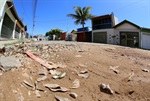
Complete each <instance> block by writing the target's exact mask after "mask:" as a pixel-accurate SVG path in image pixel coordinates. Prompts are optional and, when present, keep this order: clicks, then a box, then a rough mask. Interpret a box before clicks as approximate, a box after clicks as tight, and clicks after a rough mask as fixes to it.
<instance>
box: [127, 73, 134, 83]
mask: <svg viewBox="0 0 150 101" xmlns="http://www.w3.org/2000/svg"><path fill="white" fill-rule="evenodd" d="M133 76H134V72H131V73H130V74H129V77H128V78H127V81H128V82H129V81H131V80H132V77H133Z"/></svg>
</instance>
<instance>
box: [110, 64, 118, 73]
mask: <svg viewBox="0 0 150 101" xmlns="http://www.w3.org/2000/svg"><path fill="white" fill-rule="evenodd" d="M117 68H119V66H114V67H112V66H109V69H110V70H113V72H115V73H116V74H118V73H119V70H117Z"/></svg>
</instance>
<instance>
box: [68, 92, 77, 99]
mask: <svg viewBox="0 0 150 101" xmlns="http://www.w3.org/2000/svg"><path fill="white" fill-rule="evenodd" d="M69 95H70V96H71V97H72V98H74V99H76V98H77V97H78V95H77V94H76V93H74V92H71V93H70V94H69Z"/></svg>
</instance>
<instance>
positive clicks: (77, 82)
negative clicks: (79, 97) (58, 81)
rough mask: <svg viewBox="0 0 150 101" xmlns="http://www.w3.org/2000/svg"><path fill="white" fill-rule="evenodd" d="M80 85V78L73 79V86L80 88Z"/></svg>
mask: <svg viewBox="0 0 150 101" xmlns="http://www.w3.org/2000/svg"><path fill="white" fill-rule="evenodd" d="M79 87H80V81H79V80H78V79H75V80H74V81H73V85H72V87H71V88H79Z"/></svg>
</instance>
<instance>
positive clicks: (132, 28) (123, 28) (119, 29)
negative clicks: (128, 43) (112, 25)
mask: <svg viewBox="0 0 150 101" xmlns="http://www.w3.org/2000/svg"><path fill="white" fill-rule="evenodd" d="M120 32H138V33H139V42H140V40H141V34H140V33H141V32H140V29H138V28H137V27H135V26H133V25H131V24H129V23H125V24H122V25H120V26H119V27H117V28H116V29H114V35H118V38H119V39H118V41H117V42H118V44H120ZM139 47H141V42H140V43H139Z"/></svg>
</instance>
